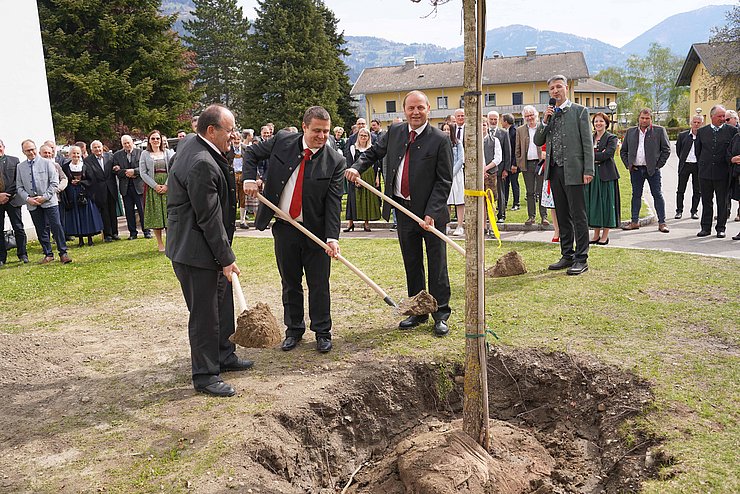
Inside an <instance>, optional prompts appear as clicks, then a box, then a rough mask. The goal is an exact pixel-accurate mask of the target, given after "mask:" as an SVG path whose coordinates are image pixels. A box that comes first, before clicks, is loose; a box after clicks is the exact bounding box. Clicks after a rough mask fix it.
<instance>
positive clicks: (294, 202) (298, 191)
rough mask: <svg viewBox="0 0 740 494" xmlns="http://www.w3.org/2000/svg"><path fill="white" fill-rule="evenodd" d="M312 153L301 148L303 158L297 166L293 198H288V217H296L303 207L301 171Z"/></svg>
mask: <svg viewBox="0 0 740 494" xmlns="http://www.w3.org/2000/svg"><path fill="white" fill-rule="evenodd" d="M312 154H313V153H312V152H311V150H310V149H308V148H306V149H304V150H303V159H302V160H301V165H300V167H299V168H298V180H296V182H295V188H294V189H293V198H292V199H291V200H290V217H291V218H293V219H296V218H298V216H300V214H301V209H303V171H304V170H305V169H306V162H307V161H308V160H309V159H310V158H311V155H312Z"/></svg>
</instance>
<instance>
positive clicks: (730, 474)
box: [0, 238, 740, 493]
mask: <svg viewBox="0 0 740 494" xmlns="http://www.w3.org/2000/svg"><path fill="white" fill-rule="evenodd" d="M512 249H513V250H517V251H518V252H520V253H521V255H522V256H523V258H524V260H525V262H526V264H527V267H528V270H529V272H528V273H527V274H525V275H522V276H518V277H513V278H504V279H489V280H487V284H486V293H485V296H486V318H487V325H488V327H490V328H491V329H492V330H494V331H495V332H496V334H497V335H498V336H499V338H500V341H499V344H502V345H509V346H513V347H538V348H544V349H550V350H561V351H567V352H575V353H581V354H589V355H592V356H595V357H596V358H598V359H600V360H602V361H604V362H607V363H610V364H614V365H617V366H620V367H622V368H624V369H629V370H631V371H633V372H635V373H636V374H637V375H639V376H641V377H643V378H646V379H649V380H650V381H651V382H652V383H654V387H655V389H654V390H655V395H656V404H655V407H654V409H653V410H652V411H651V412H649V413H648V414H646V415H644V416H642V417H641V418H640V419H639V420H638V421H637V423H636V424H635V425H636V426H639V427H641V428H643V429H645V430H647V431H648V432H649V433H652V434H655V435H657V436H659V437H662V438H665V439H666V445H665V448H666V449H667V451H668V452H669V453H670V454H671V455H673V456H675V458H676V461H677V462H676V464H675V465H673V466H672V467H666V469H667V470H666V471H665V472H664V473H665V479H663V480H653V481H649V482H647V483H646V484H645V491H646V492H650V493H684V492H714V493H732V492H740V475H738V466H737V465H738V463H737V450H738V445H740V427H739V426H738V418H739V410H740V406H739V405H740V388H739V387H738V382H740V365H739V364H740V334H739V333H738V328H740V302H739V301H740V287H739V286H738V284H737V281H736V280H737V273H738V272H739V270H740V261H738V260H733V259H723V258H715V257H702V256H695V255H684V254H674V253H665V252H657V251H641V250H623V249H616V248H609V249H599V250H598V251H596V250H594V251H593V252H592V255H591V257H590V258H589V266H590V271H589V272H588V273H586V274H584V275H582V276H578V277H569V276H566V275H565V274H564V273H562V272H550V271H547V265H548V264H549V263H550V262H553V261H555V260H557V259H558V257H559V250H558V249H559V248H558V247H557V246H553V245H549V244H540V243H533V242H524V243H511V242H505V243H504V245H503V247H502V248H501V249H498V248H496V247H495V246H494V244H489V248H488V249H487V252H486V260H487V265H489V266H490V265H492V264H493V263H494V262H495V260H496V259H497V258H498V257H499V256H500V255H502V254H503V253H505V252H507V251H508V250H512ZM235 251H236V253H237V256H238V263H239V265H240V267H241V269H242V271H243V275H242V285H243V286H245V287H246V291H247V298H248V303H249V305H252V304H254V302H255V301H256V300H258V299H259V296H260V295H259V294H262V293H270V294H272V295H275V294H277V293H279V290H280V288H279V286H280V285H279V276H278V273H277V269H276V267H275V261H274V256H273V251H272V240H271V239H256V238H238V239H237V240H236V242H235ZM342 252H343V255H344V256H345V257H346V258H347V259H349V260H350V261H352V262H353V263H355V264H356V265H357V266H358V267H359V268H360V269H362V270H364V271H365V272H366V273H367V274H368V275H369V276H370V277H371V278H373V279H374V281H375V282H377V283H378V284H379V285H380V286H381V287H383V288H384V289H385V290H386V291H387V292H388V293H389V294H390V295H391V296H392V297H393V298H394V299H395V300H397V301H398V300H400V299H401V298H403V297H404V296H405V282H404V279H405V278H404V273H403V266H402V263H401V262H400V252H399V250H398V243H397V241H395V240H366V239H356V240H343V241H342ZM70 254H71V256H72V257H73V259H74V262H73V263H72V264H70V265H66V266H62V265H61V263H59V262H55V263H53V264H51V265H46V266H39V265H35V264H29V265H19V264H17V263H16V262H14V258H13V255H12V253H11V256H9V258H10V259H11V263H10V264H9V265H6V266H5V267H3V268H1V269H0V299H2V300H3V315H2V316H1V317H2V320H3V321H4V323H5V324H3V325H2V329H0V332H5V333H23V332H26V331H35V332H39V331H41V332H53V331H54V329H55V323H54V320H53V318H52V319H49V320H48V322H47V323H46V324H44V325H43V326H42V327H39V326H35V327H33V328H28V327H26V325H24V323H23V320H24V315H25V314H29V313H44V312H47V313H49V314H52V313H55V311H58V310H60V309H59V308H60V307H61V306H62V305H63V303H64V301H65V299H66V297H67V296H68V295H69V294H74V297H75V300H77V301H79V302H78V304H81V305H82V306H83V307H84V306H90V307H93V306H97V307H101V303H102V302H105V304H104V305H102V307H105V308H104V309H98V310H101V311H102V312H106V313H110V311H111V310H115V309H114V308H115V307H116V306H117V304H115V303H110V304H108V303H107V301H115V300H123V299H126V300H128V301H129V302H131V301H132V300H136V301H139V302H140V303H146V294H149V293H158V294H163V295H167V296H170V295H171V296H172V297H177V298H178V299H181V297H182V295H181V294H180V291H179V287H178V285H177V281H176V279H175V277H174V274H173V272H172V268H171V266H170V264H169V262H168V260H167V259H166V258H165V257H164V256H163V255H161V254H159V253H157V252H156V244H155V242H154V240H146V241H145V240H137V241H132V242H128V241H121V242H116V243H112V244H101V245H97V246H95V247H93V248H87V247H85V248H82V249H77V248H75V249H71V250H70ZM29 255H30V257H31V259H32V261H34V260H38V259H40V258H41V252H40V249H39V246H38V244H37V243H32V244H31V245H30V249H29ZM449 265H450V279H451V284H452V301H451V306H452V308H453V314H452V317H451V320H450V322H451V334H450V336H449V337H447V338H444V339H441V340H440V339H435V338H434V337H433V336H432V335H431V332H430V331H428V330H427V329H428V328H426V329H422V328H420V329H419V330H415V331H412V332H404V333H402V332H399V331H396V330H395V325H396V324H397V322H398V316H397V315H396V314H394V313H392V311H390V310H389V309H388V307H387V306H386V305H385V304H384V303H383V302H382V300H381V299H380V298H379V297H378V296H377V295H376V294H375V293H374V292H372V291H371V289H370V288H368V287H366V286H365V285H364V284H363V283H361V282H360V281H359V280H358V278H356V277H355V276H354V275H353V274H352V273H351V272H350V271H349V270H348V269H346V268H345V267H344V266H342V265H340V264H339V263H335V264H334V266H333V270H332V293H333V301H332V302H333V304H332V305H333V312H334V324H335V328H336V329H335V333H336V343H337V349H336V351H335V352H333V358H339V359H341V358H343V354H342V352H343V351H345V352H346V351H347V350H346V349H347V348H349V347H351V348H360V349H363V350H366V351H368V352H371V353H373V354H374V355H376V357H377V358H384V357H386V356H400V355H403V356H411V357H413V358H416V359H420V360H428V359H434V360H435V361H437V362H440V361H445V360H447V361H453V362H461V361H463V358H464V346H465V339H464V325H463V316H464V297H465V287H464V259H463V258H462V257H461V256H459V255H457V254H456V253H454V252H452V251H450V254H449ZM279 310H280V309H276V308H273V311H275V312H276V313H277V312H279ZM343 347H344V350H343ZM668 469H670V471H669V470H668Z"/></svg>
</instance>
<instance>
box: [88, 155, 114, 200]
mask: <svg viewBox="0 0 740 494" xmlns="http://www.w3.org/2000/svg"><path fill="white" fill-rule="evenodd" d="M103 164H104V167H105V168H104V169H101V168H100V164H99V163H98V158H96V157H95V155H94V154H89V155H87V158H85V159H84V160H82V171H83V175H84V177H85V178H84V179H83V180H82V183H83V184H84V185H85V188H86V189H87V190H88V191H89V192H91V193H92V197H93V200H94V201H95V204H96V205H97V206H98V207H103V206H104V205H106V204H108V191H110V193H111V194H112V195H116V194H118V186H117V185H116V183H115V176H114V175H113V159H112V158H111V156H110V155H109V154H106V153H103ZM111 180H113V184H112V185H111V183H110V181H111Z"/></svg>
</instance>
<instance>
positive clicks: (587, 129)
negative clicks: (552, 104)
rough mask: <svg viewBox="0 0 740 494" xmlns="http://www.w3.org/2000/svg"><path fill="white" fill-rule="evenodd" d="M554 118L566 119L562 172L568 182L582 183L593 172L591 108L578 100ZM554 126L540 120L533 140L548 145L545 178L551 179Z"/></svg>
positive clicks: (572, 183)
mask: <svg viewBox="0 0 740 494" xmlns="http://www.w3.org/2000/svg"><path fill="white" fill-rule="evenodd" d="M552 118H562V119H563V146H564V148H565V149H564V153H563V163H561V164H562V165H563V174H564V175H565V185H582V184H583V176H584V175H589V176H592V177H593V175H594V142H593V140H592V137H591V123H590V122H589V119H588V108H586V107H584V106H581V105H579V104H577V103H571V104H570V106H568V107H566V108H564V109H563V111H562V113H560V115H559V116H558V115H553V117H552ZM551 130H552V125H545V124H544V122H540V124H539V125H538V126H537V131H536V132H535V133H534V143H535V144H536V145H538V146H542V145H543V144H547V156H546V159H545V164H546V166H547V168H546V170H547V171H546V172H545V178H547V179H549V178H550V165H552V145H551V144H552V133H551V132H550V131H551Z"/></svg>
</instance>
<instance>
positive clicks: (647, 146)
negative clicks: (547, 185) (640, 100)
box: [555, 108, 671, 233]
mask: <svg viewBox="0 0 740 494" xmlns="http://www.w3.org/2000/svg"><path fill="white" fill-rule="evenodd" d="M670 155H671V145H670V144H669V142H668V133H667V132H666V130H665V129H664V128H663V127H661V126H660V125H653V114H652V111H650V110H649V109H648V108H643V109H642V110H640V116H639V117H638V125H637V127H631V128H629V129H627V133H626V134H625V135H624V141H622V150H621V151H620V152H619V156H620V157H621V158H622V162H623V163H624V166H626V167H627V169H628V170H629V172H630V181H631V182H632V219H631V221H630V223H628V224H627V225H626V226H624V227H622V229H623V230H637V229H638V228H640V224H639V223H638V222H637V220H638V219H639V218H640V208H641V207H642V189H643V187H644V186H645V180H647V183H648V185H649V186H650V193H651V194H652V195H653V202H654V203H655V213H656V214H657V215H658V231H660V232H662V233H668V231H669V230H668V225H667V224H666V222H665V199H663V190H662V189H661V184H660V169H661V168H663V165H665V163H666V161H668V157H669V156H670ZM555 210H556V211H557V207H556V209H555Z"/></svg>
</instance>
